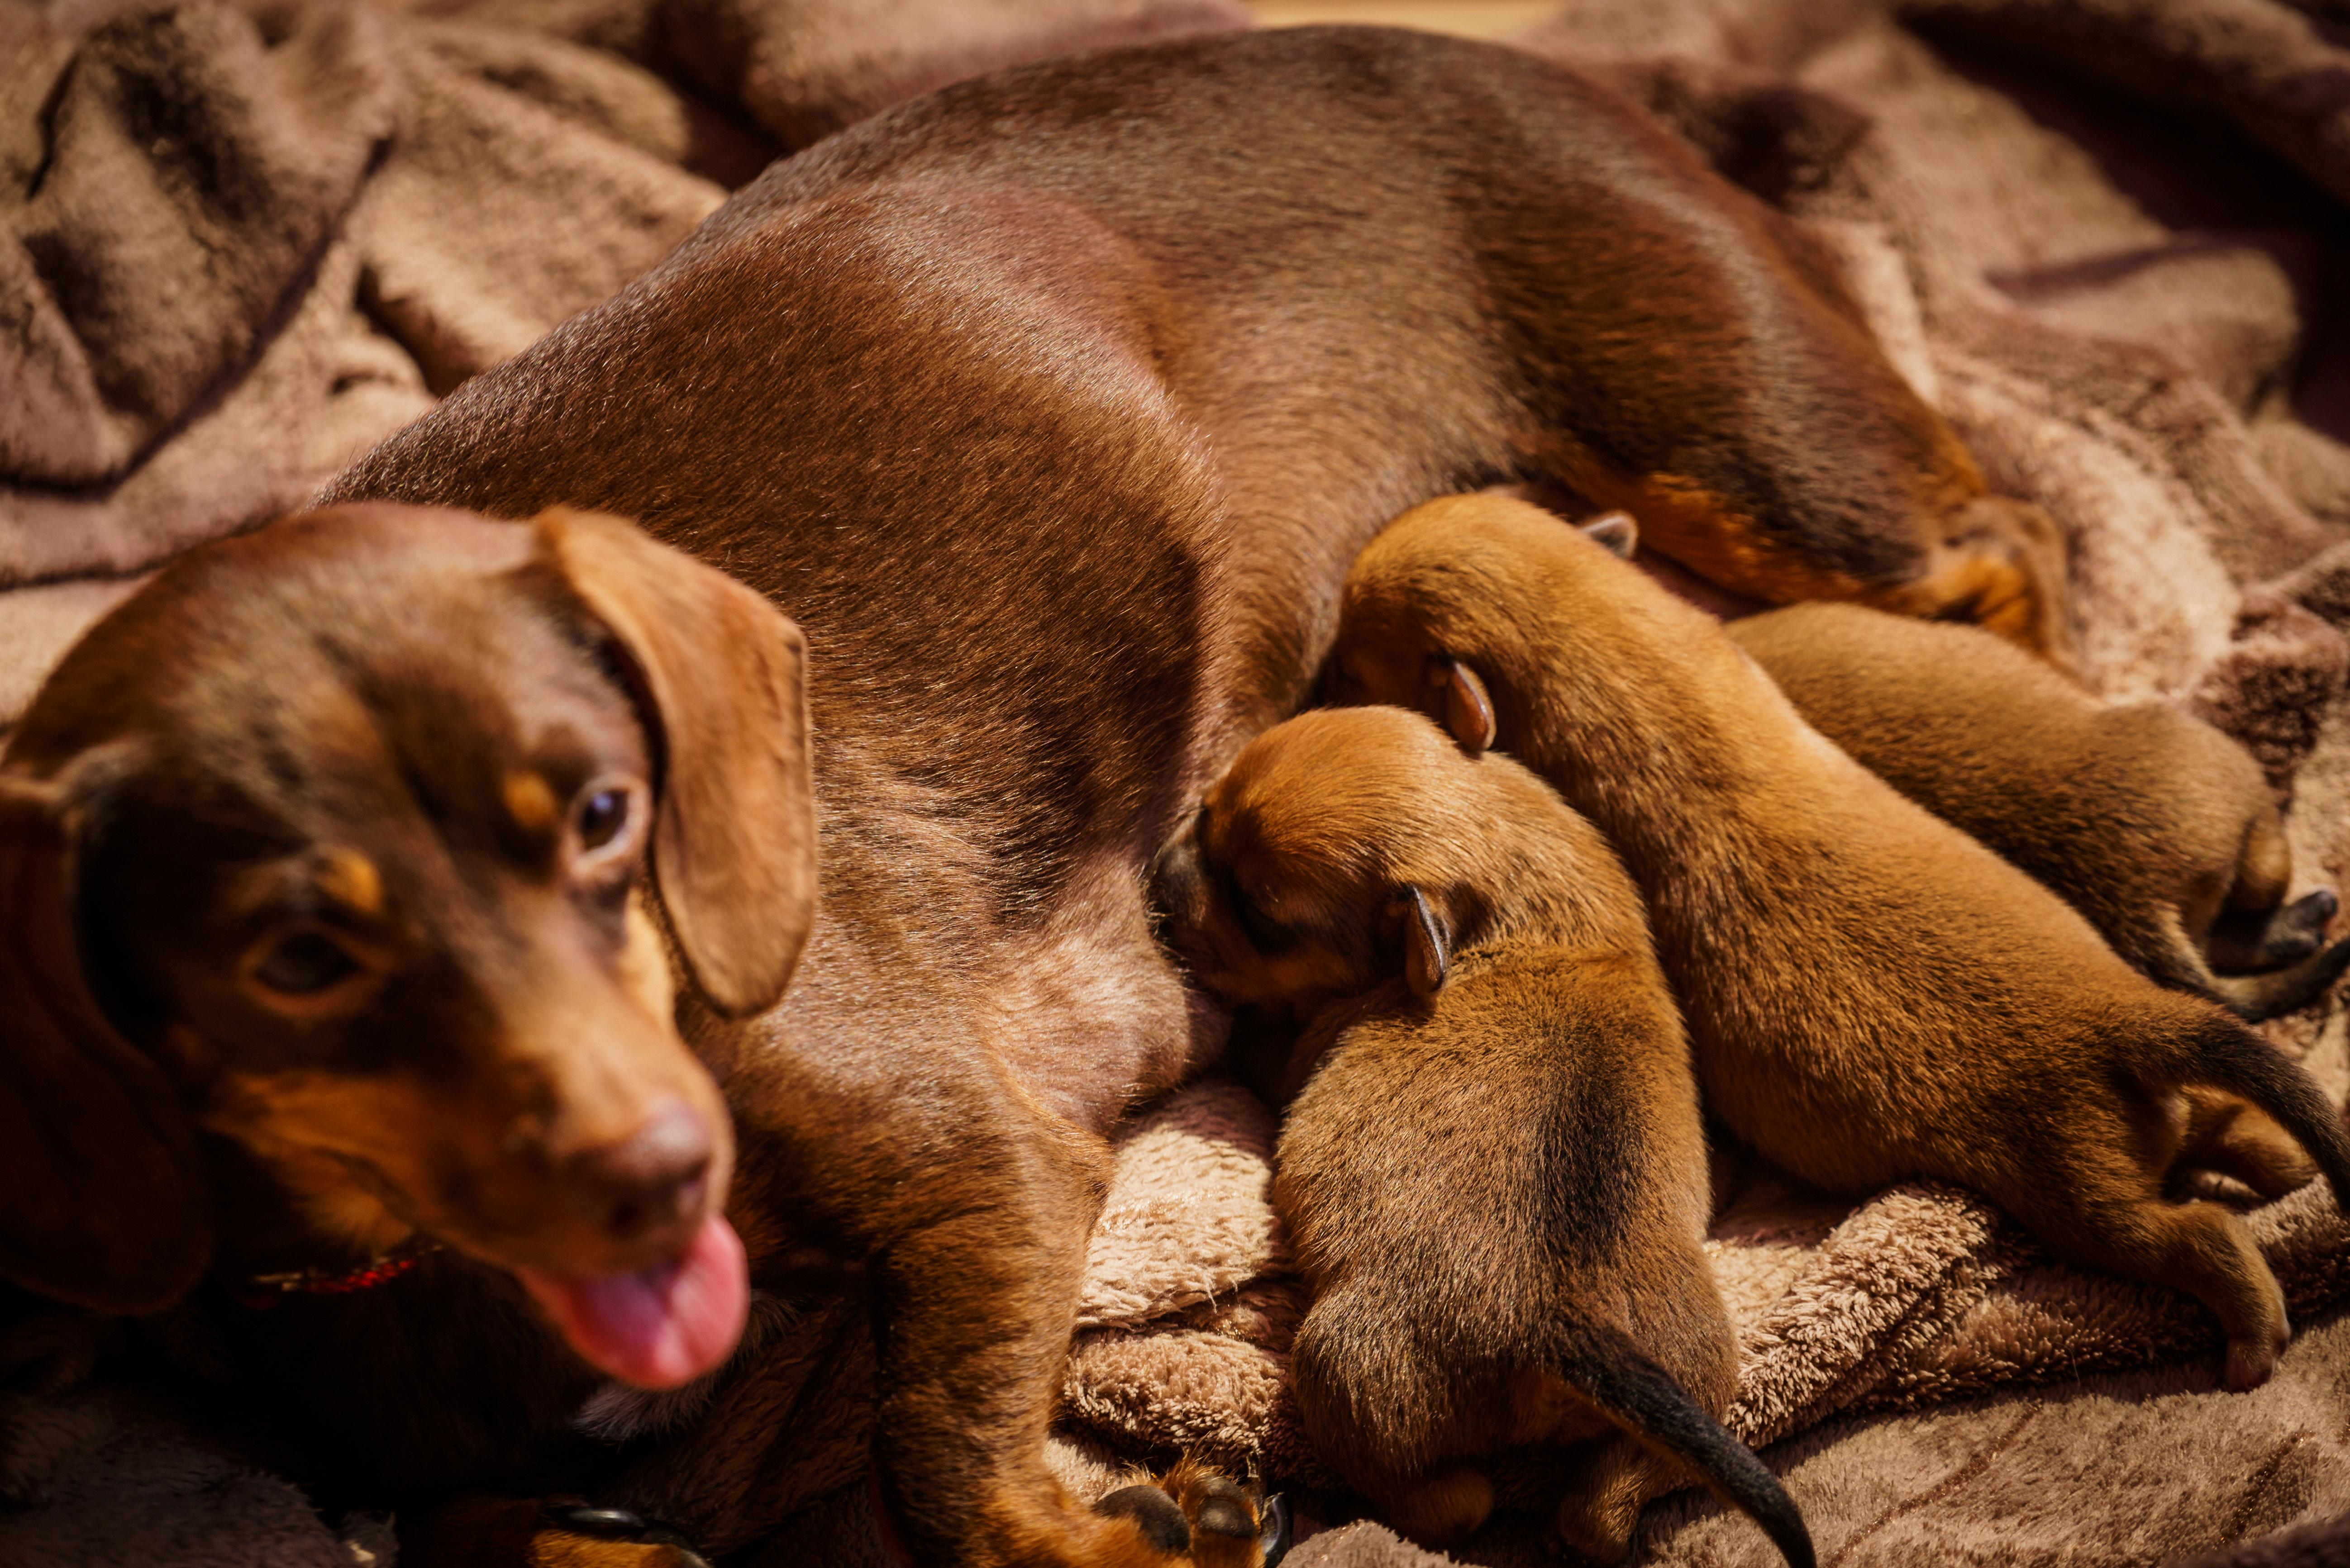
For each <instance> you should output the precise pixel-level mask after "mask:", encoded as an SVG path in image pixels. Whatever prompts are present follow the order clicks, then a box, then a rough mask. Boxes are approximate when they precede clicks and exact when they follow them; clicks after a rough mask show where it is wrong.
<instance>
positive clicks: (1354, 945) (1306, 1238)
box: [1154, 708, 1812, 1563]
mask: <svg viewBox="0 0 2350 1568" xmlns="http://www.w3.org/2000/svg"><path fill="white" fill-rule="evenodd" d="M1154 902H1155V903H1156V904H1157V905H1158V907H1159V909H1162V910H1163V911H1165V912H1166V916H1167V921H1168V924H1167V928H1166V929H1167V932H1168V936H1169V938H1170V941H1171V942H1172V944H1173V946H1174V947H1175V948H1176V950H1178V951H1179V952H1180V953H1181V954H1182V955H1183V956H1184V958H1185V959H1186V961H1188V962H1189V964H1190V965H1191V969H1192V971H1193V972H1194V974H1195V975H1196V976H1197V977H1198V978H1199V979H1201V981H1205V982H1206V983H1207V984H1209V985H1210V986H1211V987H1212V988H1214V989H1215V990H1216V991H1217V992H1218V993H1219V994H1221V995H1222V996H1223V997H1225V998H1226V999H1227V1000H1230V1001H1232V1002H1236V1003H1237V1002H1248V1003H1258V1004H1263V1003H1280V1004H1286V1005H1289V1006H1293V1007H1299V1008H1303V1009H1308V1010H1313V1011H1314V1012H1315V1016H1314V1017H1313V1019H1312V1021H1311V1022H1310V1023H1308V1024H1307V1027H1306V1029H1305V1033H1304V1035H1303V1038H1302V1040H1301V1049H1300V1053H1299V1054H1300V1056H1301V1057H1302V1058H1303V1059H1305V1061H1306V1062H1310V1063H1311V1064H1312V1065H1311V1066H1310V1068H1309V1069H1308V1070H1309V1071H1310V1074H1311V1075H1310V1077H1308V1078H1307V1080H1306V1082H1305V1086H1304V1088H1303V1090H1302V1091H1301V1092H1300V1093H1299V1095H1298V1096H1297V1098H1296V1100H1295V1103H1294V1104H1293V1105H1292V1106H1291V1107H1290V1109H1289V1113H1288V1116H1287V1118H1286V1120H1285V1122H1284V1126H1283V1130H1282V1137H1281V1148H1280V1158H1279V1161H1278V1165H1279V1175H1278V1176H1277V1177H1276V1178H1275V1181H1274V1201H1275V1203H1276V1205H1277V1206H1278V1208H1279V1209H1280V1210H1281V1212H1282V1214H1283V1216H1284V1218H1285V1219H1286V1220H1287V1221H1288V1224H1289V1226H1290V1233H1291V1237H1292V1240H1293V1241H1294V1242H1295V1247H1296V1255H1297V1261H1298V1266H1299V1268H1300V1269H1301V1270H1302V1271H1303V1272H1304V1273H1305V1278H1306V1280H1307V1282H1309V1283H1310V1284H1311V1285H1312V1287H1313V1290H1314V1305H1313V1309H1312V1310H1311V1311H1310V1312H1309V1313H1307V1314H1306V1317H1305V1324H1304V1325H1303V1326H1302V1327H1301V1328H1300V1329H1299V1331H1298V1335H1297V1341H1296V1347H1295V1355H1294V1357H1293V1360H1292V1363H1291V1365H1292V1368H1293V1371H1294V1374H1295V1378H1296V1387H1297V1398H1298V1407H1299V1411H1300V1414H1301V1416H1302V1417H1303V1418H1304V1421H1305V1428H1306V1431H1307V1433H1308V1434H1309V1435H1310V1436H1311V1437H1312V1438H1314V1440H1315V1446H1316V1448H1317V1449H1319V1451H1320V1452H1321V1453H1322V1454H1324V1455H1325V1456H1326V1457H1327V1458H1328V1459H1330V1460H1331V1461H1332V1462H1333V1463H1334V1464H1336V1466H1337V1467H1338V1469H1339V1471H1340V1473H1341V1474H1343V1475H1344V1476H1346V1478H1347V1481H1348V1483H1349V1484H1351V1485H1352V1486H1354V1487H1355V1488H1356V1489H1357V1490H1359V1491H1361V1492H1362V1493H1363V1494H1364V1495H1365V1496H1367V1497H1368V1498H1369V1499H1370V1500H1371V1501H1372V1502H1373V1503H1374V1504H1376V1505H1377V1506H1378V1510H1379V1511H1380V1513H1381V1515H1382V1516H1383V1517H1384V1518H1386V1519H1388V1521H1391V1522H1392V1523H1394V1524H1396V1525H1398V1526H1399V1528H1401V1529H1402V1530H1403V1531H1404V1532H1406V1533H1408V1534H1409V1535H1411V1536H1413V1537H1414V1538H1416V1539H1418V1540H1419V1541H1421V1542H1426V1543H1428V1544H1430V1545H1437V1546H1441V1545H1446V1544H1450V1543H1451V1542H1455V1541H1457V1540H1459V1539H1460V1538H1461V1537H1462V1536H1464V1535H1466V1534H1467V1533H1469V1532H1470V1531H1471V1530H1473V1529H1475V1528H1476V1526H1477V1525H1478V1524H1479V1523H1481V1522H1482V1521H1483V1520H1484V1518H1485V1515H1486V1514H1487V1512H1488V1511H1490V1510H1491V1508H1492V1501H1493V1497H1492V1483H1491V1481H1490V1480H1489V1479H1488V1477H1487V1475H1486V1473H1485V1471H1484V1469H1483V1461H1484V1460H1486V1459H1488V1458H1490V1457H1491V1456H1493V1455H1495V1454H1498V1453H1500V1452H1501V1451H1502V1450H1503V1449H1511V1448H1518V1447H1523V1446H1526V1445H1531V1444H1545V1445H1555V1444H1566V1443H1592V1444H1594V1445H1595V1446H1594V1448H1593V1449H1592V1451H1591V1452H1590V1453H1589V1455H1588V1457H1587V1459H1586V1461H1585V1462H1584V1464H1583V1465H1582V1467H1581V1469H1580V1473H1579V1477H1578V1480H1577V1483H1576V1485H1575V1489H1574V1490H1573V1492H1572V1493H1571V1494H1570V1495H1569V1496H1568V1497H1567V1498H1566V1499H1565V1501H1563V1502H1562V1503H1561V1504H1560V1506H1559V1509H1558V1514H1557V1526H1558V1532H1559V1534H1560V1536H1561V1537H1562V1538H1563V1539H1564V1540H1565V1542H1566V1543H1567V1544H1568V1545H1570V1546H1572V1547H1574V1548H1575V1550H1576V1551H1578V1552H1583V1553H1585V1554H1586V1555H1588V1556H1591V1557H1596V1558H1597V1559H1599V1560H1600V1561H1602V1562H1611V1563H1612V1562H1616V1561H1619V1560H1620V1559H1621V1558H1622V1557H1623V1556H1624V1555H1625V1554H1626V1552H1627V1550H1628V1549H1629V1546H1630V1542H1631V1533H1632V1528H1633V1525H1634V1523H1635V1522H1636V1521H1637V1520H1638V1516H1639V1511H1640V1510H1641V1508H1642V1507H1643V1506H1644V1505H1645V1504H1646V1503H1647V1502H1648V1501H1649V1500H1650V1499H1652V1498H1655V1497H1657V1496H1659V1495H1660V1494H1662V1493H1663V1492H1666V1491H1669V1490H1672V1489H1674V1488H1675V1487H1678V1486H1680V1485H1684V1484H1686V1483H1687V1481H1688V1480H1690V1479H1692V1477H1694V1478H1695V1479H1700V1480H1705V1481H1707V1482H1708V1483H1709V1484H1711V1485H1712V1486H1713V1487H1715V1488H1716V1489H1717V1490H1720V1491H1721V1493H1722V1494H1723V1495H1724V1496H1725V1497H1727V1498H1729V1499H1730V1500H1731V1501H1732V1502H1734V1503H1736V1504H1737V1505H1738V1506H1740V1507H1741V1508H1743V1509H1745V1510H1746V1511H1748V1512H1749V1513H1751V1514H1752V1515H1753V1516H1754V1518H1755V1520H1756V1521H1757V1522H1759V1523H1760V1524H1761V1525H1762V1526H1763V1529H1764V1530H1765V1531H1766V1532H1769V1533H1770V1535H1771V1538H1772V1539H1773V1541H1774V1542H1777V1543H1778V1544H1779V1548H1780V1550H1781V1551H1782V1552H1783V1553H1784V1554H1785V1555H1786V1558H1787V1560H1788V1561H1789V1562H1790V1563H1810V1562H1811V1561H1812V1550H1811V1542H1810V1538H1809V1536H1808V1535H1807V1534H1806V1533H1805V1532H1804V1525H1803V1520H1802V1517H1801V1515H1800V1514H1799V1513H1798V1512H1797V1511H1796V1510H1795V1507H1794V1503H1793V1502H1792V1501H1790V1500H1789V1499H1788V1497H1787V1495H1786V1493H1785V1492H1784V1491H1783V1490H1781V1489H1780V1487H1779V1484H1778V1482H1777V1480H1775V1479H1774V1478H1773V1476H1772V1474H1771V1472H1770V1471H1769V1470H1768V1469H1765V1468H1764V1467H1763V1464H1762V1463H1761V1462H1760V1461H1759V1460H1757V1459H1755V1458H1754V1456H1753V1455H1752V1454H1751V1453H1749V1452H1748V1451H1747V1450H1746V1449H1744V1448H1743V1447H1742V1446H1741V1445H1740V1444H1739V1442H1738V1441H1737V1439H1735V1438H1732V1437H1731V1436H1730V1434H1729V1433H1727V1432H1725V1431H1724V1430H1722V1428H1721V1426H1720V1425H1719V1424H1718V1423H1717V1422H1716V1420H1715V1419H1714V1417H1716V1416H1718V1415H1719V1414H1720V1412H1721V1410H1722V1409H1723V1408H1724V1407H1726V1406H1727V1405H1728V1404H1729V1402H1730V1399H1731V1395H1732V1394H1733V1393H1734V1392H1735V1389H1736V1385H1737V1372H1738V1358H1737V1346H1736V1344H1735V1342H1734V1340H1733V1339H1732V1337H1731V1328H1730V1321H1729V1317H1728V1314H1726V1313H1725V1312H1724V1310H1723V1308H1722V1304H1721V1296H1720V1295H1719V1294H1718V1293H1717V1292H1716V1291H1715V1288H1714V1283H1713V1277H1712V1275H1711V1272H1709V1270H1708V1267H1707V1264H1706V1261H1705V1254H1704V1251H1703V1250H1702V1247H1701V1243H1702V1241H1703V1239H1704V1233H1705V1223H1706V1218H1707V1215H1708V1212H1709V1203H1710V1190H1709V1186H1708V1180H1707V1169H1706V1158H1705V1140H1704V1133H1703V1130H1702V1128H1701V1127H1700V1124H1699V1119H1698V1111H1697V1096H1696V1090H1695V1087H1694V1085H1693V1084H1692V1083H1691V1081H1690V1074H1689V1044H1688V1040H1687V1037H1686V1036H1685V1035H1684V1034H1683V1033H1682V1030H1681V1023H1680V1017H1679V1013H1678V1012H1676V1011H1675V1009H1674V1006H1673V1002H1672V997H1671V995H1670V994H1669V992H1667V990H1666V988H1665V980H1664V975H1663V973H1662V971H1659V969H1658V967H1657V961H1656V957H1655V954H1654V953H1653V951H1652V950H1651V949H1650V947H1649V942H1648V928H1647V925H1646V923H1645V921H1644V920H1643V919H1642V917H1641V911H1640V897H1639V894H1638V891H1637V890H1636V889H1635V888H1633V886H1632V883H1631V880H1630V878H1629V877H1627V876H1626V875H1625V874H1624V870H1623V867H1621V866H1620V865H1618V864H1617V859H1616V857H1615V855H1614V854H1613V853H1612V852H1611V851H1610V850H1609V849H1608V847H1607V844H1606V843H1605V842H1604V841H1603V840H1602V839H1601V838H1600V836H1599V835H1598V834H1597V833H1596V831H1594V830H1593V828H1592V826H1591V825H1590V824H1589V823H1587V822H1586V821H1584V820H1583V819H1582V818H1581V817H1579V816H1577V815H1575V813H1574V812H1573V811H1571V810H1569V809H1567V807H1566V806H1565V805H1564V804H1562V803H1561V802H1560V800H1559V799H1558V796H1557V795H1556V794H1554V793H1553V792H1552V791H1551V789H1550V788H1549V787H1548V786H1547V785H1545V784H1544V783H1543V782H1542V781H1541V780H1540V779H1538V778H1536V777H1534V775H1533V774H1530V773H1528V772H1527V771H1526V770H1525V769H1523V768H1522V767H1520V766H1518V765H1517V764H1516V763H1513V762H1511V761H1509V760H1508V759H1507V758H1505V757H1500V756H1486V757H1482V758H1477V759H1471V758H1469V757H1465V756H1463V755H1461V752H1460V749H1459V748H1458V747H1456V746H1455V745H1454V744H1453V743H1452V742H1451V740H1450V739H1449V738H1447V737H1446V735H1445V734H1444V733H1443V732H1441V731H1440V730H1438V729H1437V728H1436V727H1435V726H1433V725H1431V724H1430V723H1429V722H1427V721H1426V720H1424V719H1422V718H1420V717H1419V715H1417V714H1414V713H1408V712H1405V711H1402V710H1400V709H1395V708H1358V709H1353V710H1347V711H1318V712H1309V713H1306V714H1304V715H1302V716H1301V717H1299V718H1296V719H1293V720H1291V721H1289V722H1287V723H1285V724H1282V725H1279V726H1277V727H1276V728H1274V729H1273V730H1271V731H1269V732H1266V733H1265V734H1263V735H1261V736H1259V737H1258V738H1257V739H1256V740H1255V741H1254V742H1252V743H1251V744H1250V745H1249V746H1248V748H1247V749H1246V750H1245V751H1243V752H1242V753H1241V754H1240V757H1239V758H1238V759H1237V760H1236V761H1235V762H1234V763H1233V764H1232V769H1231V771H1230V772H1229V773H1227V774H1224V776H1223V778H1222V781H1220V782H1219V783H1218V784H1216V786H1215V788H1214V789H1213V790H1211V792H1210V794H1209V795H1208V798H1207V802H1206V804H1205V805H1203V806H1202V807H1201V811H1200V814H1199V815H1198V816H1197V818H1196V819H1195V820H1194V822H1193V824H1192V826H1191V827H1190V828H1189V829H1188V830H1187V831H1186V832H1185V833H1184V835H1183V836H1181V837H1180V838H1179V839H1177V840H1176V842H1175V843H1174V844H1173V845H1171V846H1170V847H1169V849H1168V851H1167V852H1166V853H1165V854H1164V855H1163V856H1162V857H1160V859H1159V865H1158V867H1157V870H1156V875H1155V877H1154ZM1684 1467H1686V1468H1684Z"/></svg>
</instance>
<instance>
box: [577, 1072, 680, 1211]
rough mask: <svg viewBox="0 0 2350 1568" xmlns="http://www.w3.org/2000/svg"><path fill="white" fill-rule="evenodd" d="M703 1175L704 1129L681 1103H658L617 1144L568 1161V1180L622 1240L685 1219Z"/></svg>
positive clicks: (592, 1149) (591, 1150) (596, 1149)
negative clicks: (596, 1206)
mask: <svg viewBox="0 0 2350 1568" xmlns="http://www.w3.org/2000/svg"><path fill="white" fill-rule="evenodd" d="M709 1175H710V1128H709V1127H707V1126H706V1125H704V1123H703V1121H702V1117H701V1116H699V1115H697V1114H696V1113H695V1112H694V1110H693V1108H692V1107H691V1106H688V1105H686V1104H685V1103H684V1102H683V1101H681V1100H671V1101H669V1102H668V1103H667V1104H665V1105H663V1106H661V1107H660V1109H658V1110H656V1111H654V1112H653V1114H652V1115H651V1116H647V1117H646V1118H645V1120H644V1122H643V1123H642V1124H641V1125H640V1126H639V1127H638V1128H637V1130H636V1131H635V1132H633V1133H630V1134H629V1136H628V1137H624V1138H622V1139H621V1140H619V1142H618V1143H611V1144H606V1145H604V1146H603V1147H599V1148H591V1149H588V1150H587V1151H585V1152H584V1153H581V1154H579V1155H577V1156H575V1157H574V1158H573V1159H572V1161H571V1178H572V1180H573V1181H574V1182H575V1183H577V1188H578V1189H579V1190H580V1191H581V1192H582V1194H583V1195H584V1196H586V1197H587V1200H588V1201H589V1202H591V1203H594V1204H596V1205H598V1206H599V1207H600V1209H601V1210H602V1213H601V1220H602V1224H603V1227H604V1229H605V1231H608V1232H609V1233H610V1235H611V1236H612V1237H613V1239H614V1240H616V1241H633V1240H635V1239H636V1238H637V1237H639V1236H641V1235H643V1234H644V1233H645V1232H646V1231H651V1230H655V1229H657V1228H659V1227H660V1226H663V1225H669V1224H672V1223H674V1222H675V1221H677V1220H681V1219H684V1218H686V1217H687V1216H689V1215H691V1213H692V1212H693V1211H694V1210H696V1209H697V1208H699V1207H700V1205H701V1203H702V1198H703V1196H704V1194H705V1191H706V1188H707V1184H708V1179H709Z"/></svg>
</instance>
